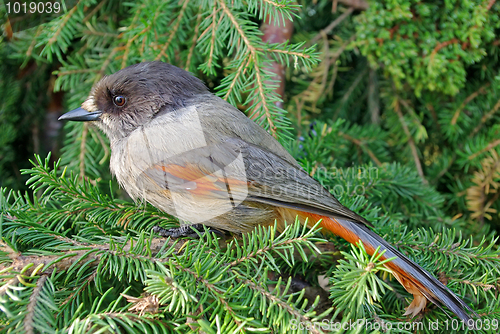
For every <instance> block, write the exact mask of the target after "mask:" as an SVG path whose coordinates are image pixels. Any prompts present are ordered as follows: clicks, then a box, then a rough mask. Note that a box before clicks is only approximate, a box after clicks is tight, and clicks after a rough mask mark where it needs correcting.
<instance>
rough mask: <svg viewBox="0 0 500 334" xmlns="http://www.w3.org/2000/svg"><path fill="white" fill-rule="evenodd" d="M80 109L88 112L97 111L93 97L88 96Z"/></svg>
mask: <svg viewBox="0 0 500 334" xmlns="http://www.w3.org/2000/svg"><path fill="white" fill-rule="evenodd" d="M82 108H83V109H85V110H87V111H88V112H94V111H97V107H96V105H95V101H94V96H92V95H91V96H89V97H88V98H87V99H86V100H85V102H83V103H82Z"/></svg>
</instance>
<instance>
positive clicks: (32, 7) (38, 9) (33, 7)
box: [5, 1, 61, 15]
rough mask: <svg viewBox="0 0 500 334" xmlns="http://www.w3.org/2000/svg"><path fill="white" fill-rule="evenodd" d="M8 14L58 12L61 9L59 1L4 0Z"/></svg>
mask: <svg viewBox="0 0 500 334" xmlns="http://www.w3.org/2000/svg"><path fill="white" fill-rule="evenodd" d="M5 8H6V10H7V15H9V14H52V13H56V14H58V13H59V12H60V11H61V4H60V3H59V2H11V1H9V2H7V1H6V2H5Z"/></svg>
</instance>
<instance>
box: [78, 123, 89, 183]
mask: <svg viewBox="0 0 500 334" xmlns="http://www.w3.org/2000/svg"><path fill="white" fill-rule="evenodd" d="M88 133H89V124H88V123H84V124H83V131H82V141H81V142H80V156H79V159H80V179H81V180H83V179H84V178H85V152H86V149H85V144H86V143H87V135H88Z"/></svg>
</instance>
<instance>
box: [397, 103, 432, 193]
mask: <svg viewBox="0 0 500 334" xmlns="http://www.w3.org/2000/svg"><path fill="white" fill-rule="evenodd" d="M399 103H400V101H399V98H398V99H397V100H396V105H395V106H394V110H395V111H396V114H397V115H398V118H399V122H400V123H401V126H402V127H403V130H404V132H405V134H406V136H407V137H408V145H410V149H411V153H412V155H413V160H414V161H415V166H416V167H417V172H418V175H420V177H421V178H422V182H423V183H424V184H427V180H426V179H425V176H424V171H423V169H422V164H421V163H420V158H419V157H418V151H417V146H416V145H415V141H414V140H413V137H412V135H411V132H410V129H408V125H407V124H406V121H405V119H404V116H403V113H402V112H401V108H400V106H399Z"/></svg>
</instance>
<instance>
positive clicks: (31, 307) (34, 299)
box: [24, 275, 47, 334]
mask: <svg viewBox="0 0 500 334" xmlns="http://www.w3.org/2000/svg"><path fill="white" fill-rule="evenodd" d="M46 280H47V275H42V276H41V277H40V278H39V279H38V280H37V282H36V287H35V288H34V289H33V293H32V294H31V296H30V301H29V304H28V307H27V308H26V309H27V311H28V313H27V314H26V317H25V318H24V330H25V331H26V333H27V334H33V333H35V329H34V328H33V318H34V316H35V307H36V304H37V303H38V297H39V296H40V292H41V291H42V289H43V286H44V285H45V281H46Z"/></svg>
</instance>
